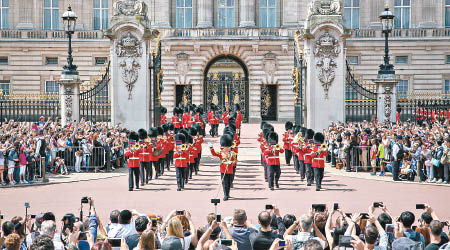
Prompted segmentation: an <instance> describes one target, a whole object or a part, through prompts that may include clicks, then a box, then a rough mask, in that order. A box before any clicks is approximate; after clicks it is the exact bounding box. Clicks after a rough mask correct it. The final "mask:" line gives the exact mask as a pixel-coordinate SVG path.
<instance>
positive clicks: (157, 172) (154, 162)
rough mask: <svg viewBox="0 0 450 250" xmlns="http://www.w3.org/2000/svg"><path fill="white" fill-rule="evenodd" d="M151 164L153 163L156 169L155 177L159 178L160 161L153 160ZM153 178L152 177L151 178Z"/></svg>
mask: <svg viewBox="0 0 450 250" xmlns="http://www.w3.org/2000/svg"><path fill="white" fill-rule="evenodd" d="M151 164H152V165H153V168H154V169H155V179H158V176H159V175H160V174H159V164H158V161H151ZM151 179H152V178H150V180H151Z"/></svg>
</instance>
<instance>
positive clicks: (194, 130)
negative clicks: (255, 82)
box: [189, 127, 197, 136]
mask: <svg viewBox="0 0 450 250" xmlns="http://www.w3.org/2000/svg"><path fill="white" fill-rule="evenodd" d="M189 135H190V136H196V135H197V129H196V128H193V127H190V128H189Z"/></svg>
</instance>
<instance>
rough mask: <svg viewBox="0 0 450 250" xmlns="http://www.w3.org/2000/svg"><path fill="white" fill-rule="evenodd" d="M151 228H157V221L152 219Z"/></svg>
mask: <svg viewBox="0 0 450 250" xmlns="http://www.w3.org/2000/svg"><path fill="white" fill-rule="evenodd" d="M152 227H158V220H157V219H152Z"/></svg>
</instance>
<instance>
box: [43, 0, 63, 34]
mask: <svg viewBox="0 0 450 250" xmlns="http://www.w3.org/2000/svg"><path fill="white" fill-rule="evenodd" d="M58 2H59V0H44V30H57V29H59V19H60V16H59V4H58Z"/></svg>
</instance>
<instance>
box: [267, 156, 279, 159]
mask: <svg viewBox="0 0 450 250" xmlns="http://www.w3.org/2000/svg"><path fill="white" fill-rule="evenodd" d="M267 159H280V157H279V156H270V157H267Z"/></svg>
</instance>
